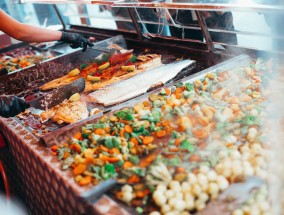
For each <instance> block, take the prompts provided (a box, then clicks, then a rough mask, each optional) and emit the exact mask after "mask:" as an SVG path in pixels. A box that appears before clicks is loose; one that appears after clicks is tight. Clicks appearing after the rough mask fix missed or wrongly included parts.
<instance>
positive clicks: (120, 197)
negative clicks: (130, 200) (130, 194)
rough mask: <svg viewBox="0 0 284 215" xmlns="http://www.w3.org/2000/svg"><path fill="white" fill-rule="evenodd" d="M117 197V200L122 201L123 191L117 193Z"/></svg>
mask: <svg viewBox="0 0 284 215" xmlns="http://www.w3.org/2000/svg"><path fill="white" fill-rule="evenodd" d="M115 196H116V198H117V199H120V200H121V199H122V196H123V193H122V191H119V192H117V193H116V194H115Z"/></svg>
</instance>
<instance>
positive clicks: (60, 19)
mask: <svg viewBox="0 0 284 215" xmlns="http://www.w3.org/2000/svg"><path fill="white" fill-rule="evenodd" d="M52 7H53V9H54V11H55V13H56V15H57V17H58V19H59V21H60V23H61V25H62V27H63V31H65V30H66V25H65V23H64V21H63V19H62V16H61V14H60V12H59V10H58V8H57V6H56V5H55V4H53V5H52Z"/></svg>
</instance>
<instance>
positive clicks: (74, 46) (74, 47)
mask: <svg viewBox="0 0 284 215" xmlns="http://www.w3.org/2000/svg"><path fill="white" fill-rule="evenodd" d="M70 47H71V48H72V49H76V48H78V46H76V45H75V44H71V45H70Z"/></svg>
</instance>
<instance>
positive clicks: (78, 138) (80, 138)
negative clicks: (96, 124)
mask: <svg viewBox="0 0 284 215" xmlns="http://www.w3.org/2000/svg"><path fill="white" fill-rule="evenodd" d="M73 137H74V138H75V139H77V140H83V137H82V133H81V132H78V133H76V134H75V135H74V136H73Z"/></svg>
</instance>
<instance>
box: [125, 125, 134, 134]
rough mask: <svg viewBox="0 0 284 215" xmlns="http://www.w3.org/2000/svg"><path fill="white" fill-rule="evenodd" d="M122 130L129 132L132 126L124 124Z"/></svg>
mask: <svg viewBox="0 0 284 215" xmlns="http://www.w3.org/2000/svg"><path fill="white" fill-rule="evenodd" d="M124 130H125V131H126V132H127V133H131V132H132V131H133V129H132V127H131V126H130V125H126V126H125V127H124Z"/></svg>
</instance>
